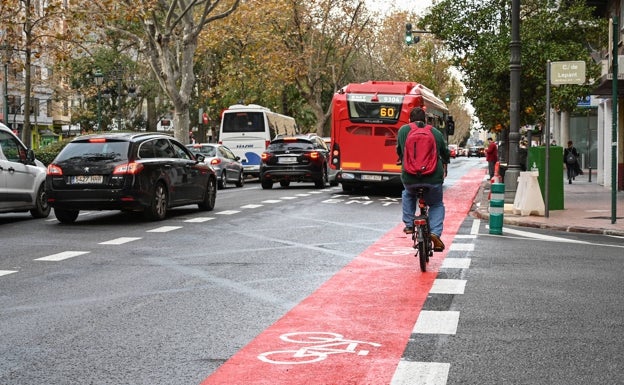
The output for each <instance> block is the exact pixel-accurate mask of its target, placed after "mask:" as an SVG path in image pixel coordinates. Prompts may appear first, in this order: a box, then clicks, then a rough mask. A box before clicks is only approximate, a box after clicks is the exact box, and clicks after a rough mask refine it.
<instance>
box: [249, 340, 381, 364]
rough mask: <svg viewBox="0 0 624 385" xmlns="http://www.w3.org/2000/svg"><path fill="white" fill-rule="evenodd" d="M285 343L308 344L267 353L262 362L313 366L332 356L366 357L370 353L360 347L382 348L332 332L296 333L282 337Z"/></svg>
mask: <svg viewBox="0 0 624 385" xmlns="http://www.w3.org/2000/svg"><path fill="white" fill-rule="evenodd" d="M280 339H281V340H282V341H285V342H292V343H296V344H306V346H303V347H300V348H295V349H291V350H276V351H272V352H265V353H262V354H260V355H259V356H258V359H260V360H261V361H264V362H267V363H269V364H290V365H292V364H311V363H313V362H319V361H323V360H324V359H326V358H327V357H329V355H330V354H341V353H352V354H356V355H358V356H366V355H368V353H369V351H368V350H364V349H360V350H358V345H370V346H373V347H380V346H381V344H378V343H375V342H367V341H356V340H348V339H345V338H344V337H343V336H342V334H338V333H330V332H295V333H286V334H282V335H281V336H280Z"/></svg>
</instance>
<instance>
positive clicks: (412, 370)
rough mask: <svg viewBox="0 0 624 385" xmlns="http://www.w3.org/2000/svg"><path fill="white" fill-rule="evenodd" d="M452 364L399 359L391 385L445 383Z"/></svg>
mask: <svg viewBox="0 0 624 385" xmlns="http://www.w3.org/2000/svg"><path fill="white" fill-rule="evenodd" d="M450 368H451V364H447V363H444V362H412V361H404V360H401V361H399V366H397V369H396V371H395V372H394V375H393V376H392V381H391V382H390V385H445V384H446V382H447V381H448V375H449V370H450Z"/></svg>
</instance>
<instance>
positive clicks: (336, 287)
mask: <svg viewBox="0 0 624 385" xmlns="http://www.w3.org/2000/svg"><path fill="white" fill-rule="evenodd" d="M483 175H484V171H483V169H477V170H473V171H472V172H470V173H468V174H466V175H464V176H463V177H462V178H461V179H460V180H458V181H457V182H456V183H455V184H454V185H453V186H451V187H449V188H447V189H445V191H444V202H445V207H446V217H445V221H444V234H443V236H442V240H443V241H444V242H445V244H446V245H447V248H446V251H444V252H442V253H435V254H434V256H433V257H432V258H431V262H430V263H429V265H428V266H427V272H426V273H422V272H421V271H420V268H419V265H418V259H417V258H415V257H414V249H413V248H412V247H411V239H410V238H408V237H406V236H405V235H404V234H403V232H402V229H403V225H402V224H399V225H397V226H396V227H395V228H393V229H392V230H391V231H389V232H388V233H386V234H385V235H384V236H382V237H381V238H380V239H379V240H378V241H377V242H375V243H374V244H373V245H371V246H370V247H369V248H367V249H366V250H365V251H364V252H362V253H361V254H360V255H358V256H357V257H356V258H355V259H354V260H353V261H352V262H351V263H349V264H348V265H347V266H345V267H344V268H343V269H342V270H341V271H339V272H338V273H336V274H335V275H334V276H333V277H332V278H330V279H329V280H328V281H327V282H325V283H324V284H323V285H322V286H321V287H320V288H319V289H318V290H316V291H315V292H314V293H312V294H311V295H310V296H309V297H307V298H306V299H305V300H303V301H302V302H301V303H299V304H298V305H297V306H295V307H294V308H293V309H292V310H290V311H289V312H288V313H286V314H285V315H284V316H283V317H282V318H281V319H279V320H278V321H277V322H275V323H274V324H273V325H271V326H270V327H269V328H267V329H266V330H265V331H264V332H262V333H261V334H260V335H258V336H257V337H256V338H255V339H254V340H253V341H251V342H250V343H249V344H248V345H246V346H245V347H244V348H243V349H241V350H240V351H239V352H238V353H236V354H235V355H234V356H232V357H231V358H230V359H229V360H228V361H227V362H225V363H224V364H223V365H221V366H220V367H219V368H218V369H217V370H216V371H215V372H214V373H213V374H212V375H210V376H209V377H208V378H206V379H205V380H204V381H203V382H202V383H201V385H215V384H219V385H225V384H227V385H233V384H236V385H243V384H244V385H265V384H266V385H279V384H288V385H299V384H301V385H303V384H310V383H314V384H317V385H322V384H326V385H329V384H332V385H335V384H357V385H364V384H370V385H381V384H390V382H391V380H392V376H393V374H394V371H395V370H396V367H397V365H398V363H399V360H400V359H401V355H402V354H403V351H404V349H405V346H406V344H407V342H408V340H409V337H410V335H411V332H412V329H413V327H414V325H415V323H416V320H417V319H418V315H419V313H420V310H421V309H422V306H423V304H424V302H425V300H426V299H427V295H428V293H429V291H430V289H431V286H432V285H433V281H434V280H435V278H436V276H437V273H438V270H439V267H440V265H441V264H442V261H443V260H444V258H445V257H446V254H447V252H448V249H449V245H450V244H451V243H452V241H453V238H454V237H455V234H456V233H457V231H458V229H459V226H460V225H461V223H462V222H463V221H464V219H465V217H466V215H467V214H468V212H469V211H470V208H471V205H472V203H473V200H474V197H475V195H476V193H477V191H478V188H479V186H480V184H481V182H482V180H483ZM398 218H400V212H397V219H398Z"/></svg>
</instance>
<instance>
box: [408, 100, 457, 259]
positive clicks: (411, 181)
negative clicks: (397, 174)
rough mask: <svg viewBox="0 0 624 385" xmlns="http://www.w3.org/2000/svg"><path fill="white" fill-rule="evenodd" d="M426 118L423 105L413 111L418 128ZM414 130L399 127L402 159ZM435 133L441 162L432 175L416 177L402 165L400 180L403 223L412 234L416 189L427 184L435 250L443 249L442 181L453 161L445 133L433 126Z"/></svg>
mask: <svg viewBox="0 0 624 385" xmlns="http://www.w3.org/2000/svg"><path fill="white" fill-rule="evenodd" d="M425 121H426V114H425V111H424V110H423V109H422V108H420V107H415V108H413V109H412V110H411V111H410V122H414V123H416V125H417V126H419V127H424V126H425ZM410 130H411V127H410V125H409V124H406V125H404V126H402V127H401V128H400V129H399V133H398V139H397V154H398V155H399V159H403V152H404V151H403V150H404V148H405V141H406V139H407V134H408V133H409V131H410ZM432 132H433V135H434V136H435V140H436V147H437V151H438V164H437V166H436V170H435V172H434V173H433V174H430V175H424V176H416V175H412V174H409V173H407V172H406V171H405V169H404V168H403V167H402V171H401V181H402V182H403V187H404V188H403V193H402V195H401V198H402V210H403V216H402V219H403V223H405V228H404V229H403V232H404V233H406V234H411V233H413V232H414V216H415V213H416V207H417V204H418V202H417V201H418V198H417V196H416V189H417V188H418V187H422V186H424V187H427V188H428V189H427V191H426V193H425V203H426V204H427V206H429V223H430V227H431V240H432V241H433V250H434V251H442V250H444V243H443V242H442V240H441V239H440V237H441V236H442V229H443V222H444V215H445V208H444V201H443V192H442V183H443V182H444V178H445V177H446V165H447V164H448V163H449V162H450V157H451V154H450V152H449V149H448V147H447V145H446V142H445V141H444V136H443V135H442V133H441V132H440V131H439V130H438V129H437V128H435V127H433V128H432Z"/></svg>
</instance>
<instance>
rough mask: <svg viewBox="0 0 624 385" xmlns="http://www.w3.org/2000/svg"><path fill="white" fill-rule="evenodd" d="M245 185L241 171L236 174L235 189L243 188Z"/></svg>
mask: <svg viewBox="0 0 624 385" xmlns="http://www.w3.org/2000/svg"><path fill="white" fill-rule="evenodd" d="M244 185H245V175H244V174H243V171H241V172H240V173H239V174H238V180H237V181H236V187H243V186H244Z"/></svg>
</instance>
